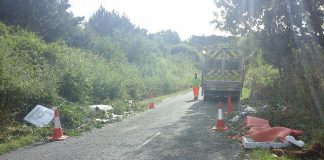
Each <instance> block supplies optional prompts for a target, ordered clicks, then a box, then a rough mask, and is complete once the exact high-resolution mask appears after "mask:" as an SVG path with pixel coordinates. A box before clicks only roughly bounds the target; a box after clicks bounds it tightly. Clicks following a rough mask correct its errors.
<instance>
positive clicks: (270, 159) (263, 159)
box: [251, 149, 291, 160]
mask: <svg viewBox="0 0 324 160" xmlns="http://www.w3.org/2000/svg"><path fill="white" fill-rule="evenodd" d="M251 159H252V160H278V159H280V160H289V159H291V158H288V157H286V156H283V157H278V158H277V157H275V156H273V154H272V153H271V152H270V151H269V150H265V149H257V150H253V151H252V153H251Z"/></svg>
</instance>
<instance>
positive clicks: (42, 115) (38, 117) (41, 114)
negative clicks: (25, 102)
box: [24, 105, 54, 127]
mask: <svg viewBox="0 0 324 160" xmlns="http://www.w3.org/2000/svg"><path fill="white" fill-rule="evenodd" d="M53 118H54V111H53V110H51V109H48V108H46V107H44V106H41V105H37V106H36V107H35V108H34V109H33V110H32V111H30V112H29V113H28V114H27V115H26V116H25V118H24V120H25V121H27V122H30V123H31V124H34V125H36V126H37V127H44V126H46V125H47V124H48V123H49V122H50V121H51V120H52V119H53Z"/></svg>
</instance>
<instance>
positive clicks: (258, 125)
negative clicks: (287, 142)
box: [245, 116, 303, 142]
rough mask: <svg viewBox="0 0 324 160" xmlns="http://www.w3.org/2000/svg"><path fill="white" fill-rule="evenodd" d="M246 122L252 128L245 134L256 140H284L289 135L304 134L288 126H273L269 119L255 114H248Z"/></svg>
mask: <svg viewBox="0 0 324 160" xmlns="http://www.w3.org/2000/svg"><path fill="white" fill-rule="evenodd" d="M245 122H246V125H247V126H248V127H251V128H250V130H248V131H247V132H245V135H246V136H247V137H250V138H252V139H253V140H254V141H256V142H272V141H275V140H276V139H280V140H283V139H285V137H286V136H288V135H292V136H295V137H296V136H300V135H302V134H303V131H300V130H293V129H290V128H286V127H271V126H270V125H269V121H268V120H265V119H262V118H257V117H253V116H247V117H246V119H245Z"/></svg>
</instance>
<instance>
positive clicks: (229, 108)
mask: <svg viewBox="0 0 324 160" xmlns="http://www.w3.org/2000/svg"><path fill="white" fill-rule="evenodd" d="M232 112H233V104H232V97H231V96H228V97H227V113H232Z"/></svg>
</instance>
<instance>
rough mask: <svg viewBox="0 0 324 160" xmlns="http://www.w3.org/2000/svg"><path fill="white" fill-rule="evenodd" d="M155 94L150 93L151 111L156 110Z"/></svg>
mask: <svg viewBox="0 0 324 160" xmlns="http://www.w3.org/2000/svg"><path fill="white" fill-rule="evenodd" d="M153 98H154V96H153V93H152V92H151V93H150V105H149V109H154V107H155V105H154V102H153Z"/></svg>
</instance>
